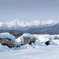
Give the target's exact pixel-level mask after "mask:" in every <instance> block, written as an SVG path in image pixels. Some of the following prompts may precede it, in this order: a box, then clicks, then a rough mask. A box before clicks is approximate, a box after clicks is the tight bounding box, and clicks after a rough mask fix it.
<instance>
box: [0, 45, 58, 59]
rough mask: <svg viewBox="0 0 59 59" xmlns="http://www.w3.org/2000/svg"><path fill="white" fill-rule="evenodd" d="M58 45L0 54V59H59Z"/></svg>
mask: <svg viewBox="0 0 59 59" xmlns="http://www.w3.org/2000/svg"><path fill="white" fill-rule="evenodd" d="M58 51H59V45H54V46H46V47H45V46H44V47H37V48H27V49H23V50H12V51H9V52H2V53H0V59H59V52H58Z"/></svg>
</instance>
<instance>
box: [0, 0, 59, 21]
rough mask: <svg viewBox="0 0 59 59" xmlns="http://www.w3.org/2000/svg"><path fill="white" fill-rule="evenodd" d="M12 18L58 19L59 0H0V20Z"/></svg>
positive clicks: (29, 19)
mask: <svg viewBox="0 0 59 59" xmlns="http://www.w3.org/2000/svg"><path fill="white" fill-rule="evenodd" d="M14 19H20V20H23V21H26V22H31V21H33V20H49V19H51V20H57V21H59V0H0V22H9V21H12V20H14Z"/></svg>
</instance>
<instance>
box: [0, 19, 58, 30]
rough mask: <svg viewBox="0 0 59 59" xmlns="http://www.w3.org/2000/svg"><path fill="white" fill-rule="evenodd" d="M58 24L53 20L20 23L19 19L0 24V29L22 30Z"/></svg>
mask: <svg viewBox="0 0 59 59" xmlns="http://www.w3.org/2000/svg"><path fill="white" fill-rule="evenodd" d="M56 23H58V22H57V21H53V20H48V21H47V20H46V21H40V20H35V21H32V22H24V21H21V20H20V19H15V20H13V21H11V22H4V23H3V22H0V27H1V29H16V30H17V28H18V29H23V28H24V27H30V26H39V25H50V26H51V25H54V24H56Z"/></svg>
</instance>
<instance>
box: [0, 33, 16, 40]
mask: <svg viewBox="0 0 59 59" xmlns="http://www.w3.org/2000/svg"><path fill="white" fill-rule="evenodd" d="M0 38H9V39H11V40H15V37H14V36H13V35H11V34H9V33H0Z"/></svg>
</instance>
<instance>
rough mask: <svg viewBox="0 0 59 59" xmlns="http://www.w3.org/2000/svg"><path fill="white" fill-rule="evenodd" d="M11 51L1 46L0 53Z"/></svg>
mask: <svg viewBox="0 0 59 59" xmlns="http://www.w3.org/2000/svg"><path fill="white" fill-rule="evenodd" d="M10 50H11V49H10V48H9V47H7V46H3V45H1V44H0V52H6V51H10Z"/></svg>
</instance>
